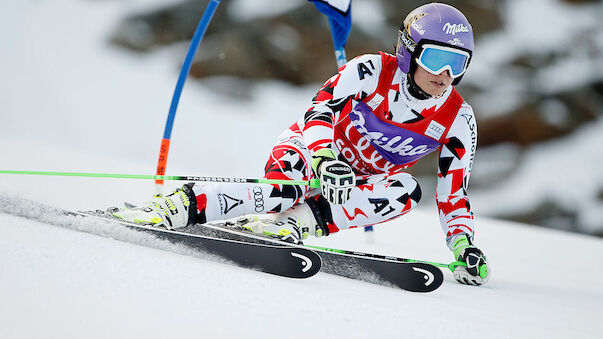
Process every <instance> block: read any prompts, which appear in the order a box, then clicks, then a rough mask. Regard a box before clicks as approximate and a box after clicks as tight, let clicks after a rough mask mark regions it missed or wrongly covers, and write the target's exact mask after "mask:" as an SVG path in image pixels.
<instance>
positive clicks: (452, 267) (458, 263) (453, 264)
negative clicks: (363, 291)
mask: <svg viewBox="0 0 603 339" xmlns="http://www.w3.org/2000/svg"><path fill="white" fill-rule="evenodd" d="M304 246H305V247H309V248H313V249H316V250H321V251H327V252H334V253H341V254H353V255H357V256H360V257H367V258H376V259H385V260H391V261H398V262H414V263H422V264H430V265H433V266H437V267H445V268H448V269H449V270H450V271H451V272H454V270H455V269H456V268H457V267H459V266H467V264H466V263H465V262H462V261H453V262H451V263H450V264H444V263H439V262H433V261H425V260H417V259H408V258H398V257H391V256H387V255H380V254H372V253H365V252H357V251H350V250H340V249H336V248H328V247H321V246H313V245H304Z"/></svg>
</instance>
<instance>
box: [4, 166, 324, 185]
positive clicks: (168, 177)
mask: <svg viewBox="0 0 603 339" xmlns="http://www.w3.org/2000/svg"><path fill="white" fill-rule="evenodd" d="M0 174H19V175H47V176H61V177H87V178H117V179H152V180H182V181H199V182H219V183H234V184H241V183H258V184H271V185H296V186H310V187H312V188H320V180H319V179H312V180H286V179H264V178H238V177H210V176H191V175H148V174H117V173H82V172H45V171H13V170H0Z"/></svg>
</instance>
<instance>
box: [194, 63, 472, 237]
mask: <svg viewBox="0 0 603 339" xmlns="http://www.w3.org/2000/svg"><path fill="white" fill-rule="evenodd" d="M407 81H408V79H407V74H405V73H402V72H401V71H400V69H399V68H398V67H397V61H396V58H395V57H394V56H392V55H389V54H386V53H379V54H367V55H362V56H359V57H357V58H355V59H353V60H351V61H350V62H348V63H347V64H346V65H344V66H343V67H341V68H340V69H339V72H338V73H337V74H336V75H334V76H333V77H331V78H330V79H329V80H328V81H327V82H326V83H325V84H324V85H323V87H322V88H321V89H320V90H319V91H318V94H317V95H316V96H315V97H314V99H313V104H312V106H311V107H310V108H309V109H308V111H307V112H306V113H305V115H304V117H303V118H301V119H300V120H299V121H297V122H296V123H294V124H293V125H292V126H291V127H289V128H288V129H286V130H285V131H284V132H283V133H282V134H281V135H280V137H279V140H278V142H277V144H276V146H275V147H274V148H273V149H272V152H271V153H270V156H269V160H268V162H267V164H266V167H265V178H269V179H292V180H309V179H313V178H315V173H313V171H312V168H311V166H310V159H311V157H312V154H313V153H314V152H316V151H317V150H319V149H322V148H330V149H332V150H333V151H334V152H335V153H336V155H337V156H338V158H339V160H343V161H345V162H347V163H348V164H349V165H350V166H351V167H352V168H353V169H354V171H355V173H356V174H357V185H356V187H355V188H354V189H353V190H352V193H351V198H350V200H348V201H347V202H345V203H344V204H342V205H333V204H329V203H327V202H326V201H324V198H322V196H321V195H320V194H319V193H320V192H317V190H312V189H310V188H308V187H305V186H293V185H268V184H249V185H227V184H225V185H205V184H196V185H195V186H194V187H193V190H194V192H195V194H196V195H197V206H198V209H199V211H200V212H202V213H203V214H204V216H205V219H206V220H208V221H210V220H216V219H226V218H231V217H236V216H240V215H243V214H250V213H278V212H281V211H284V210H287V209H289V208H290V207H292V206H293V205H294V204H297V203H301V202H303V201H304V200H305V199H315V200H321V199H322V202H321V205H322V206H323V208H325V209H327V211H326V212H324V211H323V215H325V216H326V218H327V225H328V230H327V233H333V232H337V231H339V230H340V229H346V228H354V227H363V226H368V225H373V224H377V223H381V222H385V221H388V220H391V219H394V218H397V217H400V216H402V215H404V214H406V213H408V212H409V211H410V210H412V209H413V208H414V207H415V206H416V205H417V203H418V201H419V199H420V198H421V194H422V193H421V189H420V187H419V184H418V182H417V181H416V180H415V178H413V177H412V176H411V175H410V174H408V173H406V172H404V170H405V169H407V168H409V167H410V166H412V165H413V164H415V163H416V162H417V160H419V159H420V158H422V157H424V156H425V155H427V154H429V153H431V152H433V151H435V150H437V149H439V152H440V154H439V163H438V174H437V189H436V201H437V207H438V210H439V216H440V223H441V226H442V229H443V230H444V232H445V234H446V236H447V238H449V237H451V236H453V235H455V234H458V233H466V234H468V235H469V236H473V232H474V225H473V213H472V211H471V208H470V204H469V198H468V196H467V185H468V183H469V175H470V173H471V166H472V164H473V159H474V157H475V151H476V145H477V126H476V122H475V117H474V115H473V110H472V108H471V107H470V106H469V105H468V104H467V103H465V102H464V100H463V98H462V97H461V96H460V95H459V94H458V92H457V91H456V90H455V89H454V87H452V86H451V87H449V88H448V89H447V90H446V91H445V92H444V94H443V95H441V96H439V97H437V98H429V99H424V100H419V99H417V98H415V97H413V96H412V95H411V94H410V92H409V88H408V86H409V85H408V82H407Z"/></svg>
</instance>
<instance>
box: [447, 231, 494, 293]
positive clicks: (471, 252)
mask: <svg viewBox="0 0 603 339" xmlns="http://www.w3.org/2000/svg"><path fill="white" fill-rule="evenodd" d="M451 249H452V252H453V254H454V257H455V258H456V260H458V261H461V262H463V263H465V264H466V265H467V266H464V265H463V266H457V267H456V268H455V269H454V272H452V274H453V275H454V278H455V279H456V281H458V282H460V283H461V284H467V285H476V286H479V285H483V284H485V283H487V282H488V280H489V279H490V272H489V267H488V262H487V261H486V256H485V255H484V253H483V252H482V251H481V250H480V249H479V248H477V247H475V246H474V245H473V244H472V243H471V239H470V238H469V237H468V236H467V235H465V234H463V235H458V236H456V237H455V238H453V239H452V246H451Z"/></svg>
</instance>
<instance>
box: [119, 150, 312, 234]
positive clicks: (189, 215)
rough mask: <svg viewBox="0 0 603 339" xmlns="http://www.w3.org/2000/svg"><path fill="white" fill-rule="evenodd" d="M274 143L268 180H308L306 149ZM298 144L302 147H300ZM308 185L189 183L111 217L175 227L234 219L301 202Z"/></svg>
mask: <svg viewBox="0 0 603 339" xmlns="http://www.w3.org/2000/svg"><path fill="white" fill-rule="evenodd" d="M294 139H295V140H293V139H292V138H286V139H284V140H282V141H281V142H280V143H279V144H277V145H276V146H275V147H274V148H273V150H272V152H271V154H270V159H269V160H268V163H267V165H266V175H265V177H266V178H268V179H290V180H309V179H310V176H311V173H312V170H311V169H310V166H309V165H308V164H307V162H306V159H309V152H308V151H307V149H306V148H305V147H303V144H302V143H301V141H300V140H299V139H297V138H294ZM298 146H302V147H303V149H300V147H298ZM309 190H310V188H308V187H305V186H299V185H270V184H229V183H195V184H193V183H189V184H186V185H184V186H183V187H182V188H179V189H177V190H176V191H175V192H174V193H172V194H170V195H167V196H159V197H155V198H154V199H153V200H152V201H151V202H149V203H145V204H142V205H141V206H138V207H135V208H125V209H121V210H119V211H116V212H115V213H114V215H115V216H117V217H119V218H122V219H124V220H127V221H131V222H136V223H140V224H147V225H154V226H164V227H167V228H178V227H184V226H186V225H190V224H193V223H204V222H207V221H214V220H224V219H231V218H236V217H239V216H241V215H245V214H252V213H260V214H265V213H278V212H282V211H285V210H288V209H290V208H291V207H292V206H293V205H295V204H297V203H299V202H300V201H303V199H304V197H305V196H306V193H308V192H309Z"/></svg>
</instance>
